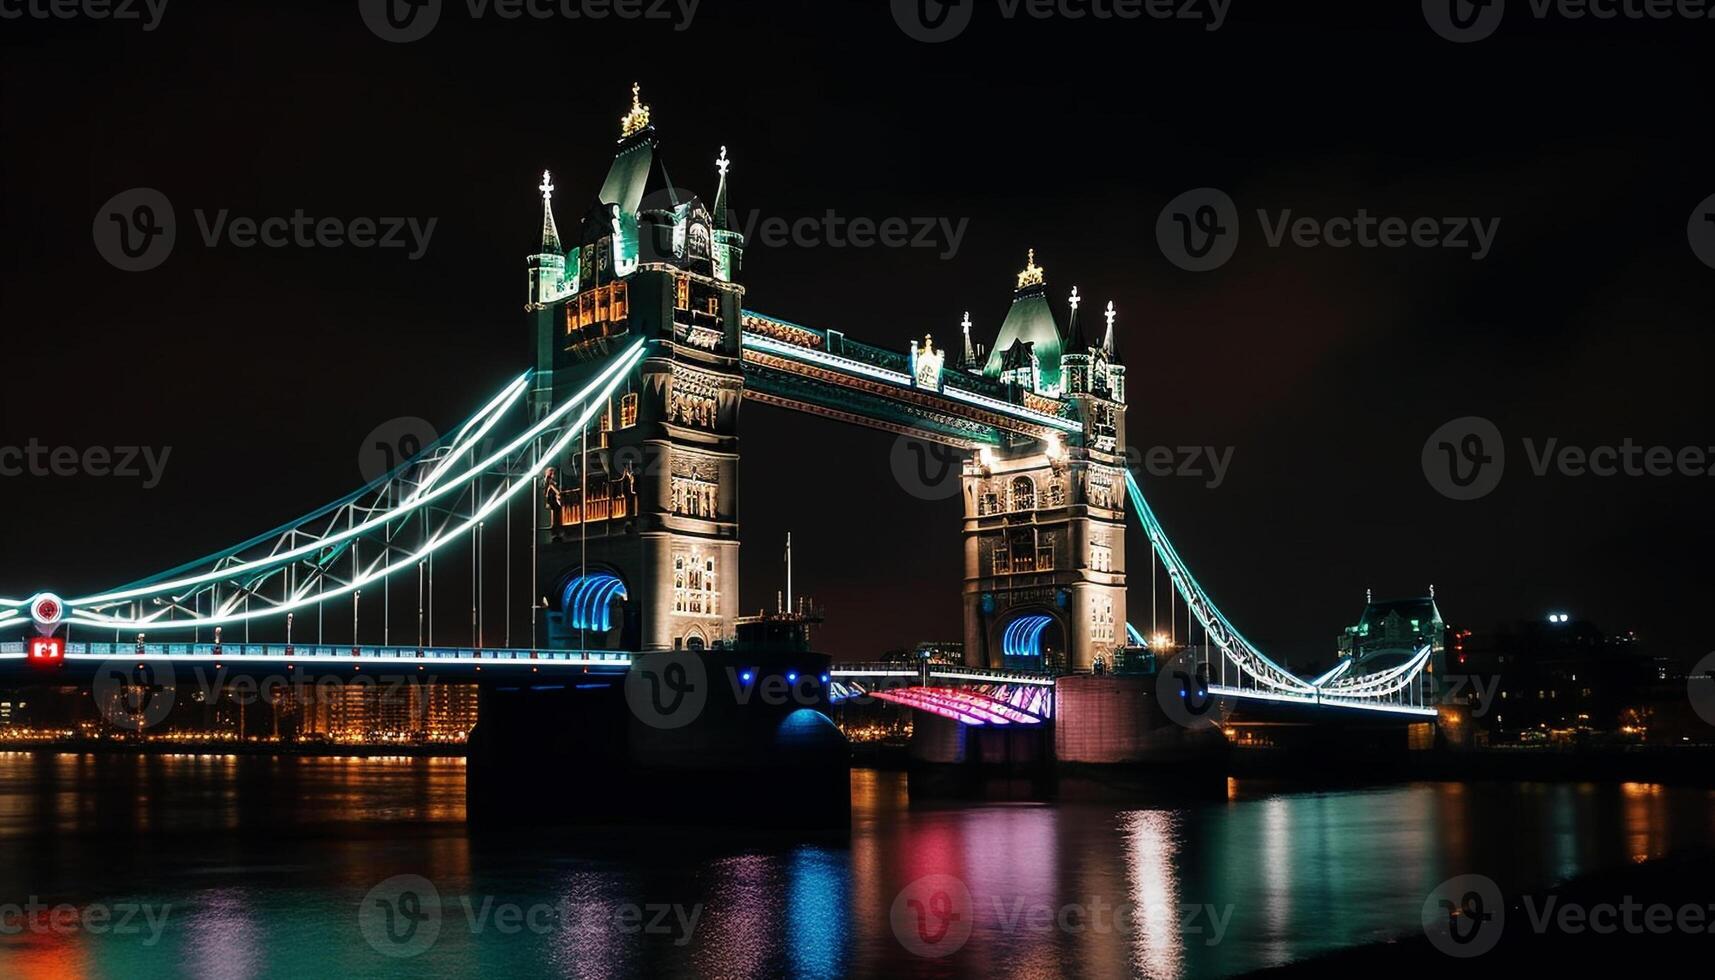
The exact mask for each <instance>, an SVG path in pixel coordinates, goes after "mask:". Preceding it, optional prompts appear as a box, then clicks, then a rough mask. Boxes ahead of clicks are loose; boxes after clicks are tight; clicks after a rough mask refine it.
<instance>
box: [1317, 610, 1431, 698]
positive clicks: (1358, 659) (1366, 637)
mask: <svg viewBox="0 0 1715 980" xmlns="http://www.w3.org/2000/svg"><path fill="white" fill-rule="evenodd" d="M1336 642H1337V644H1338V647H1339V652H1340V657H1341V658H1342V659H1345V660H1350V661H1352V662H1353V663H1352V667H1351V668H1350V672H1351V673H1352V674H1371V673H1375V672H1376V671H1379V670H1386V669H1388V668H1389V667H1394V666H1398V665H1400V664H1404V663H1406V662H1408V661H1410V660H1412V659H1413V658H1415V657H1416V656H1418V655H1419V654H1420V653H1422V652H1423V648H1424V647H1428V648H1429V674H1428V675H1427V676H1428V677H1429V678H1430V679H1431V680H1430V682H1431V683H1432V684H1433V683H1435V682H1436V681H1438V680H1439V679H1440V678H1443V677H1445V676H1446V658H1447V623H1446V621H1445V620H1443V619H1442V618H1441V609H1440V607H1438V606H1437V605H1436V604H1435V590H1434V589H1433V588H1431V589H1430V590H1429V594H1428V595H1426V596H1418V597H1413V598H1406V599H1382V600H1378V599H1376V598H1374V597H1373V596H1371V597H1370V598H1369V600H1368V602H1367V603H1366V605H1365V606H1364V614H1363V615H1362V616H1360V617H1359V618H1358V622H1357V623H1356V625H1353V626H1348V627H1346V629H1345V630H1344V631H1343V632H1342V633H1341V634H1340V636H1339V638H1338V640H1337V641H1336ZM1427 693H1429V694H1431V695H1432V696H1433V694H1434V691H1433V690H1432V691H1430V692H1427Z"/></svg>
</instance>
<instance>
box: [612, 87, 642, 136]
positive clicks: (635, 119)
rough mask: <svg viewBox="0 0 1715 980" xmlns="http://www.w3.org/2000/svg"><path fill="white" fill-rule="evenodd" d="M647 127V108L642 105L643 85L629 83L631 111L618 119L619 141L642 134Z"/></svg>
mask: <svg viewBox="0 0 1715 980" xmlns="http://www.w3.org/2000/svg"><path fill="white" fill-rule="evenodd" d="M648 125H649V107H648V106H646V105H644V104H643V83H642V82H632V83H631V111H630V112H628V113H626V114H625V115H624V116H622V117H620V120H619V135H620V138H621V139H624V138H625V137H627V136H635V135H637V134H638V133H641V132H643V130H644V129H645V128H647V127H648Z"/></svg>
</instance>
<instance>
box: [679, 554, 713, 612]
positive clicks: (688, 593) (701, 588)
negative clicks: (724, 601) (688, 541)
mask: <svg viewBox="0 0 1715 980" xmlns="http://www.w3.org/2000/svg"><path fill="white" fill-rule="evenodd" d="M720 600H721V594H720V590H719V589H718V588H716V583H715V560H714V559H713V558H704V557H702V556H700V555H698V554H697V553H696V552H692V553H691V554H690V555H677V556H675V557H674V558H673V611H674V612H678V613H685V614H687V615H691V616H718V615H720Z"/></svg>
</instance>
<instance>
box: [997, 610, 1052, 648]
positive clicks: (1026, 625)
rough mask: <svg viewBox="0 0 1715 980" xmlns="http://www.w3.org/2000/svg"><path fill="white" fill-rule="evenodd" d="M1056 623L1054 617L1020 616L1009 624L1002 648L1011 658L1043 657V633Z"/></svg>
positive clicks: (1003, 636)
mask: <svg viewBox="0 0 1715 980" xmlns="http://www.w3.org/2000/svg"><path fill="white" fill-rule="evenodd" d="M1053 622H1054V618H1053V617H1052V616H1041V615H1037V616H1020V617H1018V618H1017V619H1015V620H1013V621H1012V622H1011V623H1008V624H1007V627H1006V632H1004V633H1002V634H1001V640H1000V648H1001V651H1002V652H1003V653H1005V654H1006V655H1007V656H1009V657H1037V658H1040V657H1041V656H1042V633H1043V631H1044V630H1046V629H1048V627H1049V626H1050V625H1052V624H1053Z"/></svg>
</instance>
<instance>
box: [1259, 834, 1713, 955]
mask: <svg viewBox="0 0 1715 980" xmlns="http://www.w3.org/2000/svg"><path fill="white" fill-rule="evenodd" d="M1526 899H1529V900H1530V901H1529V903H1528V904H1527V901H1526ZM1550 900H1553V902H1554V906H1553V908H1554V909H1555V912H1554V913H1552V914H1551V913H1549V912H1548V903H1549V902H1550ZM1626 903H1632V904H1635V905H1639V906H1642V907H1643V908H1644V909H1649V908H1666V909H1670V910H1673V912H1674V913H1675V917H1676V918H1677V914H1678V912H1679V911H1680V910H1682V909H1687V908H1691V907H1695V908H1697V909H1701V910H1703V911H1702V913H1701V916H1700V921H1701V924H1700V925H1699V927H1698V928H1697V929H1696V930H1695V931H1684V930H1682V929H1681V928H1679V927H1678V926H1677V925H1671V926H1667V927H1665V931H1652V930H1651V929H1650V928H1649V927H1648V919H1647V917H1646V915H1645V913H1644V912H1643V911H1639V912H1637V913H1635V914H1634V915H1633V916H1632V919H1633V921H1634V922H1635V923H1638V924H1640V925H1639V926H1638V927H1635V928H1632V929H1630V930H1628V929H1626V928H1624V927H1617V928H1615V929H1614V930H1613V931H1612V932H1608V933H1598V932H1596V931H1594V930H1593V929H1592V928H1591V927H1590V926H1588V925H1585V924H1582V920H1578V921H1575V923H1574V925H1573V926H1572V927H1571V928H1570V929H1568V928H1566V927H1564V926H1563V925H1562V924H1561V922H1560V920H1559V916H1560V914H1561V913H1562V912H1563V911H1564V910H1566V909H1567V908H1568V907H1572V908H1576V909H1580V910H1583V911H1585V912H1588V911H1589V910H1591V909H1594V908H1596V907H1598V906H1613V907H1615V908H1616V909H1618V908H1623V907H1624V905H1625V904H1626ZM1505 908H1506V912H1505V917H1504V922H1503V925H1502V926H1501V931H1500V934H1499V940H1498V942H1496V943H1495V944H1494V946H1493V947H1492V948H1491V949H1488V950H1487V951H1485V952H1481V953H1477V954H1476V955H1473V956H1470V957H1469V958H1463V959H1462V958H1456V957H1454V956H1450V955H1448V954H1446V953H1444V952H1442V951H1441V950H1439V949H1438V948H1436V946H1435V945H1434V944H1433V943H1432V942H1431V941H1430V940H1429V938H1428V937H1427V936H1425V935H1424V934H1423V933H1421V932H1417V933H1411V934H1409V935H1405V936H1401V937H1398V938H1396V939H1393V940H1389V941H1385V942H1379V943H1371V944H1369V945H1366V946H1356V947H1352V948H1350V949H1342V950H1337V951H1335V952H1331V953H1327V954H1324V955H1321V956H1316V957H1312V958H1310V959H1305V960H1299V961H1297V962H1294V963H1288V964H1285V965H1283V966H1278V967H1271V968H1268V969H1264V970H1257V971H1254V972H1252V973H1248V974H1244V975H1245V976H1250V977H1267V978H1282V977H1300V976H1303V977H1311V976H1314V977H1327V976H1352V975H1358V973H1359V971H1376V972H1380V971H1386V972H1387V974H1390V975H1395V976H1398V975H1401V974H1402V973H1403V974H1404V975H1410V976H1420V975H1421V976H1428V975H1432V974H1433V975H1437V976H1446V975H1447V972H1448V971H1449V970H1456V971H1458V974H1459V975H1460V976H1474V977H1490V976H1494V977H1500V976H1506V977H1519V976H1526V975H1531V974H1543V973H1549V974H1553V973H1560V972H1564V975H1566V976H1589V975H1592V974H1594V973H1595V972H1596V970H1598V969H1602V968H1606V969H1613V970H1626V971H1628V972H1635V971H1637V970H1639V969H1640V968H1646V969H1647V968H1649V966H1650V964H1651V963H1655V964H1656V965H1657V966H1656V968H1657V969H1660V968H1662V967H1665V966H1668V965H1669V964H1673V963H1682V964H1691V963H1693V962H1696V961H1694V960H1693V959H1692V958H1691V957H1692V956H1694V955H1699V954H1701V956H1704V957H1706V956H1707V954H1708V952H1709V950H1710V949H1711V948H1715V933H1711V931H1710V930H1711V928H1712V927H1715V853H1712V852H1710V851H1707V850H1700V851H1685V852H1681V853H1678V854H1671V855H1668V856H1667V857H1663V858H1657V859H1654V860H1650V861H1646V862H1642V863H1639V864H1633V865H1628V866H1623V867H1618V868H1610V869H1607V870H1603V871H1595V872H1591V873H1590V874H1587V875H1582V876H1579V877H1577V878H1574V879H1572V880H1570V881H1568V882H1565V883H1564V884H1561V885H1559V886H1556V887H1552V888H1541V889H1536V890H1533V891H1530V892H1526V893H1513V892H1506V893H1505ZM1533 915H1534V918H1533ZM1537 919H1541V920H1543V921H1542V923H1541V926H1540V929H1539V924H1538V922H1537V921H1536V920H1537ZM1613 921H1615V922H1616V923H1620V922H1623V921H1624V918H1623V917H1621V918H1615V919H1614V920H1613ZM1663 954H1666V957H1667V958H1666V959H1665V960H1664V959H1658V958H1659V957H1662V956H1663Z"/></svg>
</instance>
